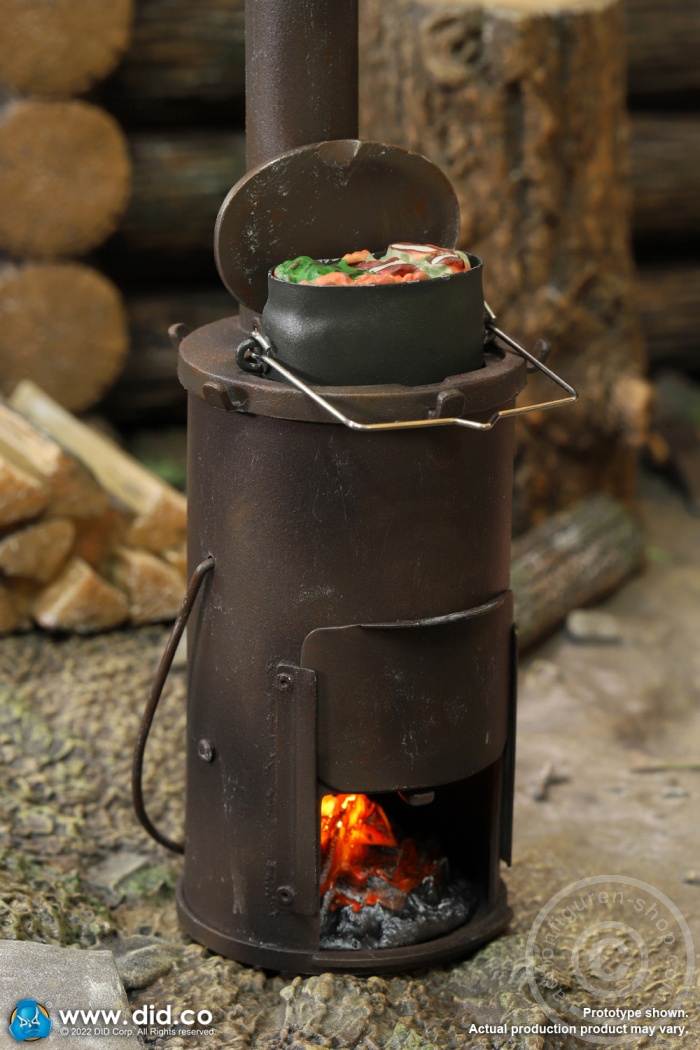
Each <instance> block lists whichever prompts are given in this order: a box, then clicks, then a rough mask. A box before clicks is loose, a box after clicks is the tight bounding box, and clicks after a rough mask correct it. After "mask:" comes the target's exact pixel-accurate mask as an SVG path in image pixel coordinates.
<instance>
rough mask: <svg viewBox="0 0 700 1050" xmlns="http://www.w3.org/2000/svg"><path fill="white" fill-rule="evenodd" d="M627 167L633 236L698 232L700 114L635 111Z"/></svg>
mask: <svg viewBox="0 0 700 1050" xmlns="http://www.w3.org/2000/svg"><path fill="white" fill-rule="evenodd" d="M630 167H631V179H632V189H633V194H634V212H633V229H634V235H635V237H637V238H647V239H651V238H653V239H654V240H655V242H657V241H658V240H659V239H666V240H669V239H680V240H686V239H688V238H691V237H694V236H697V234H698V233H699V232H700V194H699V193H698V179H697V172H698V170H699V167H700V118H698V117H695V116H678V115H677V114H664V115H659V114H656V115H654V116H651V115H650V116H642V115H641V114H637V115H636V116H635V117H634V119H633V122H632V138H631V143H630Z"/></svg>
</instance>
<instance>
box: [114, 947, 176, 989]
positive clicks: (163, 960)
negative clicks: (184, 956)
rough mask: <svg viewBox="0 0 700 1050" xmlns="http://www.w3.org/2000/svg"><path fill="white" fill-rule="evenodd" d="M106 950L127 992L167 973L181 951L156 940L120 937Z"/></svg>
mask: <svg viewBox="0 0 700 1050" xmlns="http://www.w3.org/2000/svg"><path fill="white" fill-rule="evenodd" d="M106 947H109V948H110V950H111V952H112V954H113V956H114V959H115V962H116V964H117V969H118V971H119V976H120V977H121V979H122V981H123V982H124V987H125V988H126V989H127V990H128V991H130V990H131V989H134V988H147V987H148V985H149V984H153V982H154V981H157V980H158V978H159V977H163V976H164V975H165V974H166V973H169V972H170V970H171V969H172V968H173V966H174V965H175V963H176V962H177V959H178V956H179V954H180V949H179V948H178V947H177V946H176V945H173V944H168V943H167V942H166V941H162V940H160V938H158V937H143V936H139V935H138V934H137V935H135V936H133V937H119V938H117V940H115V941H112V942H111V943H109V944H108V945H106Z"/></svg>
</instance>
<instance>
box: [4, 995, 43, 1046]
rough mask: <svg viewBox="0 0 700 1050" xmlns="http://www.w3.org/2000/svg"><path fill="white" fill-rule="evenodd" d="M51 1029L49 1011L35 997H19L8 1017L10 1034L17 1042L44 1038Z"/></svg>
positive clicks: (29, 1041) (28, 1041)
mask: <svg viewBox="0 0 700 1050" xmlns="http://www.w3.org/2000/svg"><path fill="white" fill-rule="evenodd" d="M50 1031H51V1018H50V1017H49V1011H48V1010H47V1009H46V1007H45V1006H42V1005H41V1003H38V1002H37V1001H36V999H20V1001H19V1002H18V1003H17V1006H16V1007H15V1008H14V1010H13V1011H12V1015H11V1017H10V1035H11V1036H12V1038H13V1039H16V1040H17V1042H18V1043H31V1042H34V1041H35V1040H37V1039H45V1038H46V1036H47V1035H48V1034H49V1032H50Z"/></svg>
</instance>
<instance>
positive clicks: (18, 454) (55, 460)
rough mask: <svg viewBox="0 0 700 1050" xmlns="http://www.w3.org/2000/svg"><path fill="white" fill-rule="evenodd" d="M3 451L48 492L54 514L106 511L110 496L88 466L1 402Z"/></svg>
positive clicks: (85, 514)
mask: <svg viewBox="0 0 700 1050" xmlns="http://www.w3.org/2000/svg"><path fill="white" fill-rule="evenodd" d="M0 455H1V456H2V458H3V459H4V460H5V461H6V462H7V463H9V464H10V465H11V466H12V467H14V468H15V469H16V470H17V469H18V470H20V471H22V472H23V473H24V474H26V475H29V476H30V477H33V478H34V479H35V480H36V481H38V482H39V484H40V486H41V489H42V490H45V491H46V492H47V493H48V504H47V509H48V510H50V512H51V513H52V515H54V516H56V517H72V518H89V517H91V516H92V515H94V514H101V513H102V512H103V511H104V509H105V506H106V504H107V498H106V496H105V494H104V492H103V491H102V489H100V488H99V486H98V485H97V483H96V481H95V479H94V478H93V477H92V476H91V475H90V474H89V473H88V471H87V470H86V469H85V467H84V466H82V465H81V464H80V463H78V462H77V460H75V459H74V458H73V456H70V455H68V454H67V453H66V452H65V451H64V450H63V449H62V448H61V447H60V446H59V445H57V444H56V442H55V441H52V440H51V438H50V437H48V436H47V435H46V434H45V433H43V432H42V430H38V429H37V428H36V427H34V426H32V425H31V423H29V422H27V420H26V419H24V418H23V416H22V415H20V414H19V413H17V412H14V411H13V410H12V409H11V408H10V407H8V405H6V404H3V403H2V402H0Z"/></svg>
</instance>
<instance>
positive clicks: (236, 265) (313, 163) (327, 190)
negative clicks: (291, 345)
mask: <svg viewBox="0 0 700 1050" xmlns="http://www.w3.org/2000/svg"><path fill="white" fill-rule="evenodd" d="M458 234H459V204H458V203H457V197H456V195H455V192H454V190H453V188H452V185H451V183H450V181H449V179H448V178H447V177H446V176H445V175H444V174H443V173H442V171H440V169H439V168H438V167H437V166H436V165H435V164H433V163H432V161H430V160H428V159H427V157H423V156H421V155H420V154H419V153H413V152H411V151H410V150H407V149H402V148H401V147H399V146H390V145H387V144H386V143H383V142H360V141H358V140H356V139H337V140H334V141H330V142H320V143H315V144H313V145H310V146H302V147H301V148H300V149H295V150H291V151H290V152H289V153H284V154H282V155H281V156H279V157H276V158H275V159H274V160H272V161H269V162H268V163H267V164H261V165H260V166H259V167H257V168H254V169H253V170H252V171H249V172H248V173H247V174H246V175H245V176H244V177H243V178H242V179H240V180H239V181H238V182H237V183H236V185H235V186H234V187H233V189H232V190H231V191H230V193H229V194H228V196H227V197H226V199H225V200H224V203H223V204H222V206H221V209H220V211H219V215H218V218H217V220H216V230H215V233H214V252H215V255H216V265H217V267H218V270H219V274H220V275H221V279H222V281H223V282H224V284H225V285H226V287H227V288H228V290H229V291H230V292H231V293H232V294H233V295H234V296H235V297H236V299H238V300H239V302H241V303H243V304H244V305H245V306H247V307H249V308H250V309H252V310H257V311H258V312H260V311H262V309H263V307H264V305H265V301H266V299H267V274H268V271H269V270H271V269H272V268H273V267H275V266H277V265H278V264H279V263H281V262H284V261H285V260H286V259H294V258H296V256H298V255H310V256H311V257H312V258H315V259H333V258H338V257H339V256H341V255H344V254H345V253H346V252H349V251H356V250H359V249H361V248H368V249H369V250H370V251H384V250H385V249H386V247H387V245H389V244H391V243H392V242H395V241H411V242H413V243H416V244H422V243H428V244H437V245H439V246H440V247H441V248H442V247H444V248H452V247H454V246H455V244H456V243H457V236H458Z"/></svg>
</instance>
